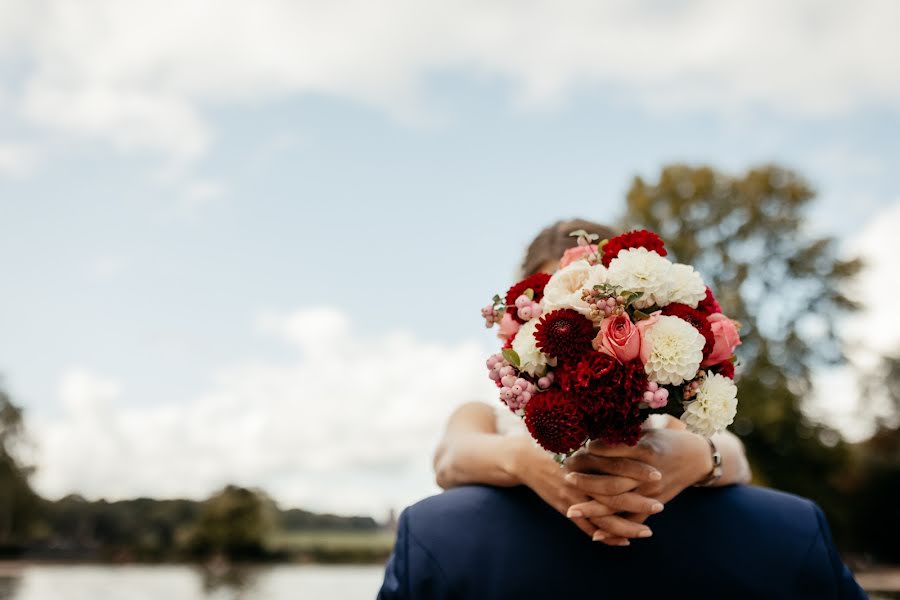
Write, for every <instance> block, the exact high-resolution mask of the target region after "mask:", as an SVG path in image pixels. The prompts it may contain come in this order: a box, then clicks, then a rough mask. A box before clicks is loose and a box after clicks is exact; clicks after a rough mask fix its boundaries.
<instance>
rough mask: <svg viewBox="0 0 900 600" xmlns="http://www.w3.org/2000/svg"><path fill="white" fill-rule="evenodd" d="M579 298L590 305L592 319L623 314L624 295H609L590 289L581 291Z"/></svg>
mask: <svg viewBox="0 0 900 600" xmlns="http://www.w3.org/2000/svg"><path fill="white" fill-rule="evenodd" d="M581 299H582V300H584V301H585V302H587V303H588V304H589V305H590V307H591V318H592V319H605V318H606V317H612V316H615V315H622V314H625V297H624V296H610V295H609V294H608V293H606V292H603V291H601V290H595V289H590V290H584V291H583V292H582V293H581Z"/></svg>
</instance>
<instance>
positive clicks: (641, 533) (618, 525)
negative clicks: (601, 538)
mask: <svg viewBox="0 0 900 600" xmlns="http://www.w3.org/2000/svg"><path fill="white" fill-rule="evenodd" d="M592 523H593V524H594V525H596V526H597V528H598V529H600V530H602V531H603V532H604V533H605V534H606V537H607V538H610V537H613V536H616V537H623V538H648V537H650V536H651V535H653V531H651V529H650V528H649V527H647V526H646V525H642V524H640V523H635V522H634V521H629V520H628V519H626V518H624V517H619V516H615V515H612V516H609V517H600V518H599V519H593V521H592Z"/></svg>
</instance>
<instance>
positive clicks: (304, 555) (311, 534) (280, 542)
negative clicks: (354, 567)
mask: <svg viewBox="0 0 900 600" xmlns="http://www.w3.org/2000/svg"><path fill="white" fill-rule="evenodd" d="M393 545H394V533H393V532H391V531H281V532H277V533H275V534H273V535H272V536H271V537H270V538H269V542H268V547H269V549H270V550H272V551H274V552H283V553H285V554H287V555H289V556H292V557H295V558H297V559H298V560H305V561H313V562H334V563H369V562H382V561H384V559H386V558H387V556H388V554H390V552H391V548H392V547H393Z"/></svg>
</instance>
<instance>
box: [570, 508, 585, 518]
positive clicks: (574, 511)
mask: <svg viewBox="0 0 900 600" xmlns="http://www.w3.org/2000/svg"><path fill="white" fill-rule="evenodd" d="M566 516H567V517H569V518H570V519H577V518H578V517H583V516H584V513H583V512H581V511H580V510H578V509H577V508H570V509H569V512H567V513H566Z"/></svg>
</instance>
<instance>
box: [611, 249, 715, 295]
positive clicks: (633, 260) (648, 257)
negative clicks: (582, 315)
mask: <svg viewBox="0 0 900 600" xmlns="http://www.w3.org/2000/svg"><path fill="white" fill-rule="evenodd" d="M671 270H672V263H670V262H669V261H668V260H667V259H665V258H663V257H662V256H660V255H659V254H657V253H656V252H655V251H654V250H647V249H646V248H627V249H625V250H620V251H619V254H618V256H617V257H616V258H614V259H612V261H611V262H610V263H609V268H608V269H607V282H608V283H610V284H612V285H616V286H619V287H620V288H622V289H623V290H626V291H629V292H641V293H643V296H641V297H640V298H638V299H637V300H635V302H634V305H635V306H636V307H637V308H647V307H648V306H653V305H654V304H660V303H661V302H665V300H666V298H667V291H668V290H669V288H670V287H671V283H670V272H671ZM704 291H705V290H704Z"/></svg>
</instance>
